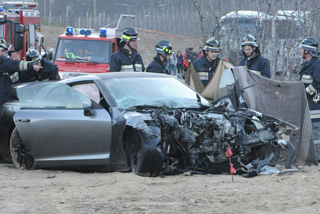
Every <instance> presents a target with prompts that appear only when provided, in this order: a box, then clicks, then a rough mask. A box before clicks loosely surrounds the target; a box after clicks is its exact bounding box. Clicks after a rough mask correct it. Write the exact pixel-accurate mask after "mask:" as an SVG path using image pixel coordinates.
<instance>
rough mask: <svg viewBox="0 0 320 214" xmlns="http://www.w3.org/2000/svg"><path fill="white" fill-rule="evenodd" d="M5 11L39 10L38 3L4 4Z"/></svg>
mask: <svg viewBox="0 0 320 214" xmlns="http://www.w3.org/2000/svg"><path fill="white" fill-rule="evenodd" d="M1 5H2V6H3V8H4V9H5V10H9V9H38V3H33V2H2V3H1Z"/></svg>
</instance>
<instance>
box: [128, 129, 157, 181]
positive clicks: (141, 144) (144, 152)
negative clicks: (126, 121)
mask: <svg viewBox="0 0 320 214" xmlns="http://www.w3.org/2000/svg"><path fill="white" fill-rule="evenodd" d="M153 131H154V132H156V134H157V135H158V136H159V137H150V136H149V135H148V134H146V133H144V132H142V131H136V132H135V133H134V136H135V140H134V141H133V142H131V147H130V162H131V169H132V172H133V173H134V174H136V175H140V176H152V177H153V176H159V174H160V172H162V171H163V168H162V166H163V157H162V152H161V146H160V144H161V138H160V136H161V135H160V129H159V128H157V127H154V128H153Z"/></svg>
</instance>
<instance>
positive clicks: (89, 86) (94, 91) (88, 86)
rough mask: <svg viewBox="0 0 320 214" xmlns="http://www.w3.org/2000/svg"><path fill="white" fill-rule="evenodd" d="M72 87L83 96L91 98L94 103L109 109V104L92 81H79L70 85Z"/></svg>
mask: <svg viewBox="0 0 320 214" xmlns="http://www.w3.org/2000/svg"><path fill="white" fill-rule="evenodd" d="M72 88H74V89H75V90H77V91H79V92H81V93H82V94H84V95H85V96H87V97H89V98H90V99H91V100H93V101H94V102H95V103H97V104H99V105H100V106H102V107H103V108H104V109H106V110H107V111H109V107H110V106H109V105H108V103H107V102H106V100H105V99H104V97H103V96H102V94H101V91H100V90H99V88H98V86H97V85H96V84H94V83H81V84H76V85H72Z"/></svg>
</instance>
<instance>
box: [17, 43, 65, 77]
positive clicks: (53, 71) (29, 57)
mask: <svg viewBox="0 0 320 214" xmlns="http://www.w3.org/2000/svg"><path fill="white" fill-rule="evenodd" d="M25 61H27V62H29V63H31V64H32V65H38V66H41V67H42V68H41V69H40V70H39V71H31V72H21V73H20V77H19V80H20V82H33V81H45V80H60V76H59V70H58V67H57V66H56V65H55V64H53V63H51V62H49V61H47V60H44V59H42V57H41V55H40V54H39V52H38V51H37V50H35V49H29V50H28V51H27V53H26V59H25Z"/></svg>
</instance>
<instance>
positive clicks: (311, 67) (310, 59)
mask: <svg viewBox="0 0 320 214" xmlns="http://www.w3.org/2000/svg"><path fill="white" fill-rule="evenodd" d="M300 56H301V58H303V59H304V60H305V62H304V63H302V68H301V71H300V80H302V81H303V83H304V85H305V89H306V94H307V99H308V103H309V108H310V115H311V121H312V129H313V140H314V143H315V145H316V150H317V151H316V152H317V156H318V161H319V160H320V59H319V53H318V41H317V40H316V39H315V38H313V37H307V38H305V39H304V40H303V41H302V43H301V45H300Z"/></svg>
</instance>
